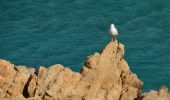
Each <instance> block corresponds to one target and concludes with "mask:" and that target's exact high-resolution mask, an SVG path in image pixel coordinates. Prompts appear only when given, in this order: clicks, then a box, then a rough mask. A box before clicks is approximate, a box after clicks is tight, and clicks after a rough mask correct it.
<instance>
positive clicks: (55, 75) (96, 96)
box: [0, 41, 168, 100]
mask: <svg viewBox="0 0 170 100" xmlns="http://www.w3.org/2000/svg"><path fill="white" fill-rule="evenodd" d="M123 56H124V46H123V45H122V44H119V43H117V41H111V42H110V43H109V44H107V45H106V47H105V48H104V49H103V51H102V52H101V53H95V54H94V55H91V56H89V57H88V58H87V60H86V61H85V64H84V66H83V68H82V69H81V71H80V73H78V72H73V71H72V70H71V69H69V68H64V66H62V65H60V64H56V65H53V66H50V67H49V68H45V67H40V68H39V70H37V71H35V70H34V69H33V68H27V67H25V66H14V65H13V64H11V63H10V62H8V61H5V60H0V100H3V99H4V100H5V99H6V100H8V99H11V100H25V99H28V100H134V99H135V100H137V99H144V100H149V99H148V98H150V97H151V96H150V95H152V93H146V94H144V95H143V94H142V93H141V92H140V89H141V87H142V85H143V83H142V82H141V81H140V80H139V79H138V78H137V76H136V74H134V73H132V72H131V71H130V69H129V66H128V64H127V62H126V61H125V60H124V59H123ZM157 94H159V97H162V96H164V95H167V94H166V93H165V92H159V93H156V94H154V95H157ZM142 97H143V98H142ZM163 100H164V99H163ZM165 100H166V99H165ZM167 100H168V99H167Z"/></svg>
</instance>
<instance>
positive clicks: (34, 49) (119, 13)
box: [0, 0, 170, 91]
mask: <svg viewBox="0 0 170 100" xmlns="http://www.w3.org/2000/svg"><path fill="white" fill-rule="evenodd" d="M111 23H115V24H116V26H117V28H118V30H119V33H120V35H119V37H118V40H119V42H121V43H123V44H125V49H126V54H125V58H126V60H127V62H128V63H129V66H130V68H131V70H132V71H133V72H135V73H136V74H137V75H138V77H139V78H140V79H141V80H142V81H143V82H144V87H143V91H148V90H150V89H153V88H158V87H159V86H160V85H162V84H164V85H167V86H168V87H169V88H170V1H169V0H0V58H2V59H6V60H10V61H11V62H12V63H14V64H16V65H26V66H33V67H35V68H38V67H39V66H40V65H43V66H49V65H52V64H56V63H60V64H63V65H64V66H69V67H71V68H72V69H73V70H75V71H79V69H80V68H81V67H82V65H83V63H84V60H85V59H86V57H87V56H88V55H91V54H93V53H94V52H96V51H100V50H101V49H102V48H103V47H104V46H105V45H106V44H107V43H108V42H109V41H110V40H111V37H110V36H109V35H108V28H109V25H110V24H111Z"/></svg>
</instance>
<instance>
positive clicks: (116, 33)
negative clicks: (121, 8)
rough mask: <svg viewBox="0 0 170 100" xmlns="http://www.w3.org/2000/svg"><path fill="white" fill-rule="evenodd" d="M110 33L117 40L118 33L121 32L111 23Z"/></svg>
mask: <svg viewBox="0 0 170 100" xmlns="http://www.w3.org/2000/svg"><path fill="white" fill-rule="evenodd" d="M109 33H110V35H112V36H114V37H115V40H116V35H119V33H118V32H117V29H116V27H115V25H114V24H111V25H110V29H109ZM112 40H113V38H112Z"/></svg>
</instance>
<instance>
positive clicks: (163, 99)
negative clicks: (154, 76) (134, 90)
mask: <svg viewBox="0 0 170 100" xmlns="http://www.w3.org/2000/svg"><path fill="white" fill-rule="evenodd" d="M142 100H170V93H169V92H168V88H167V87H165V86H162V87H160V89H159V90H158V91H156V90H151V91H150V92H148V93H144V94H143V98H142Z"/></svg>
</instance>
